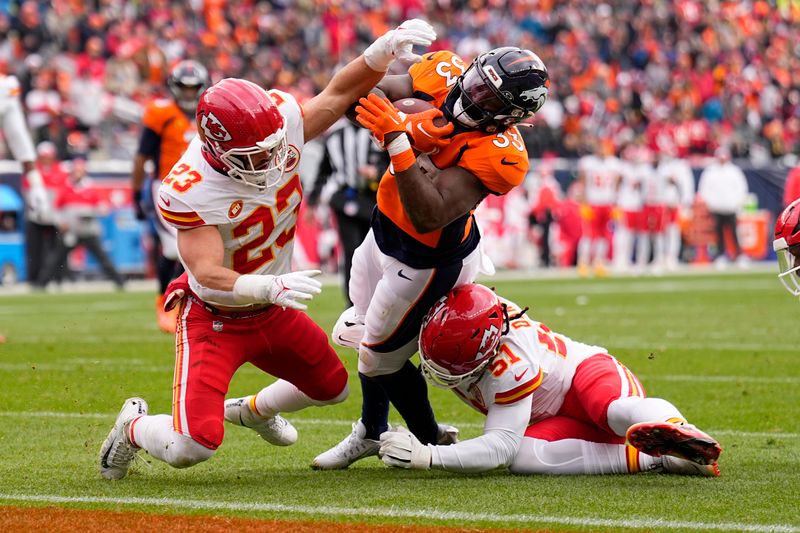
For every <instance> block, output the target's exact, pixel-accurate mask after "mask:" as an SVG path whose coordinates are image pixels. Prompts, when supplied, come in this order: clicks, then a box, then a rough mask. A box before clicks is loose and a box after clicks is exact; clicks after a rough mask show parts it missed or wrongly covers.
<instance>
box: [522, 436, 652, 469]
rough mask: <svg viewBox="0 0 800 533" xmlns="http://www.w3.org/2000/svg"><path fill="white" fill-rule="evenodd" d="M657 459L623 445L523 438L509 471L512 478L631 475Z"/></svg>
mask: <svg viewBox="0 0 800 533" xmlns="http://www.w3.org/2000/svg"><path fill="white" fill-rule="evenodd" d="M656 461H657V459H656V458H654V457H651V456H649V455H646V454H643V453H641V452H639V451H637V450H636V449H634V448H632V447H631V446H626V445H624V444H602V443H597V442H589V441H585V440H581V439H563V440H557V441H552V442H549V441H546V440H541V439H534V438H530V437H524V438H523V439H522V444H521V445H520V449H519V451H518V452H517V455H516V457H515V458H514V462H513V463H512V464H511V466H510V470H511V471H512V472H513V473H515V474H629V473H631V474H633V473H636V472H641V471H647V470H650V469H651V468H652V467H653V465H655V464H656Z"/></svg>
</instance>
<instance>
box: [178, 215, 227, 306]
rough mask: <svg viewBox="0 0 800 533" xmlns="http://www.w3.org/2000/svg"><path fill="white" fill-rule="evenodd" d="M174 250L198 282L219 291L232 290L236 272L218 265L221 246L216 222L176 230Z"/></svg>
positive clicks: (222, 251) (222, 255)
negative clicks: (214, 224)
mask: <svg viewBox="0 0 800 533" xmlns="http://www.w3.org/2000/svg"><path fill="white" fill-rule="evenodd" d="M178 251H179V252H180V256H181V259H182V260H183V264H184V265H185V266H186V268H187V270H189V272H191V273H192V275H193V276H194V278H195V279H196V280H197V282H198V283H200V285H202V286H203V287H206V288H208V289H214V290H220V291H232V290H233V285H234V283H236V280H237V279H238V278H239V274H238V273H236V272H234V271H233V270H231V269H229V268H225V267H224V266H222V263H223V258H224V255H225V249H224V246H223V243H222V237H221V236H220V234H219V231H218V230H217V227H216V226H200V227H199V228H192V229H181V230H178Z"/></svg>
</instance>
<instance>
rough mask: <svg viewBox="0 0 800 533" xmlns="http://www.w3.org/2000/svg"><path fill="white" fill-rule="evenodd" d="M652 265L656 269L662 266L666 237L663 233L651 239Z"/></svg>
mask: <svg viewBox="0 0 800 533" xmlns="http://www.w3.org/2000/svg"><path fill="white" fill-rule="evenodd" d="M653 244H654V248H653V265H654V266H656V267H662V266H664V264H665V262H664V258H665V256H666V254H665V246H666V236H665V235H664V234H663V233H656V235H655V238H654V239H653Z"/></svg>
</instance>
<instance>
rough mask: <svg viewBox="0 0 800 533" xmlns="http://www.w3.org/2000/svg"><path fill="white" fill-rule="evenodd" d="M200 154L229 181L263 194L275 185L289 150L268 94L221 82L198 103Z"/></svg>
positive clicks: (239, 82)
mask: <svg viewBox="0 0 800 533" xmlns="http://www.w3.org/2000/svg"><path fill="white" fill-rule="evenodd" d="M197 132H198V134H199V135H200V140H202V141H203V154H204V155H205V157H206V159H208V160H209V162H210V163H211V164H212V165H214V166H216V167H221V168H222V170H223V171H224V172H226V173H227V174H228V175H229V176H230V177H231V178H233V179H234V180H236V181H240V182H242V183H245V184H247V185H251V186H253V187H257V188H259V189H265V188H267V187H271V186H273V185H275V184H276V183H278V181H280V179H281V176H282V175H283V171H284V167H285V165H286V160H287V158H288V155H289V147H288V145H287V142H286V126H285V121H284V119H283V115H281V113H280V111H278V106H276V105H275V102H273V100H272V98H271V97H270V95H269V94H268V93H267V92H266V91H265V90H264V89H262V88H261V87H259V86H258V85H256V84H255V83H252V82H249V81H247V80H241V79H237V78H226V79H224V80H222V81H220V82H218V83H216V84H214V85H213V86H211V87H209V88H208V90H206V91H205V92H204V93H203V94H202V96H200V102H199V103H198V104H197Z"/></svg>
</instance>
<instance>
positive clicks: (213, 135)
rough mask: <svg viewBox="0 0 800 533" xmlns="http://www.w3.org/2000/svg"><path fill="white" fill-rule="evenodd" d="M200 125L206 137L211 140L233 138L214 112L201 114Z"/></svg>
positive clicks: (218, 140) (221, 140)
mask: <svg viewBox="0 0 800 533" xmlns="http://www.w3.org/2000/svg"><path fill="white" fill-rule="evenodd" d="M200 127H201V128H203V132H205V134H206V137H208V138H209V139H211V140H212V141H217V142H225V141H230V140H231V139H233V137H231V134H230V133H228V130H226V129H225V126H223V125H222V122H220V121H219V119H218V118H217V117H216V115H214V113H208V114H207V115H203V117H202V118H201V119H200Z"/></svg>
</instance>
